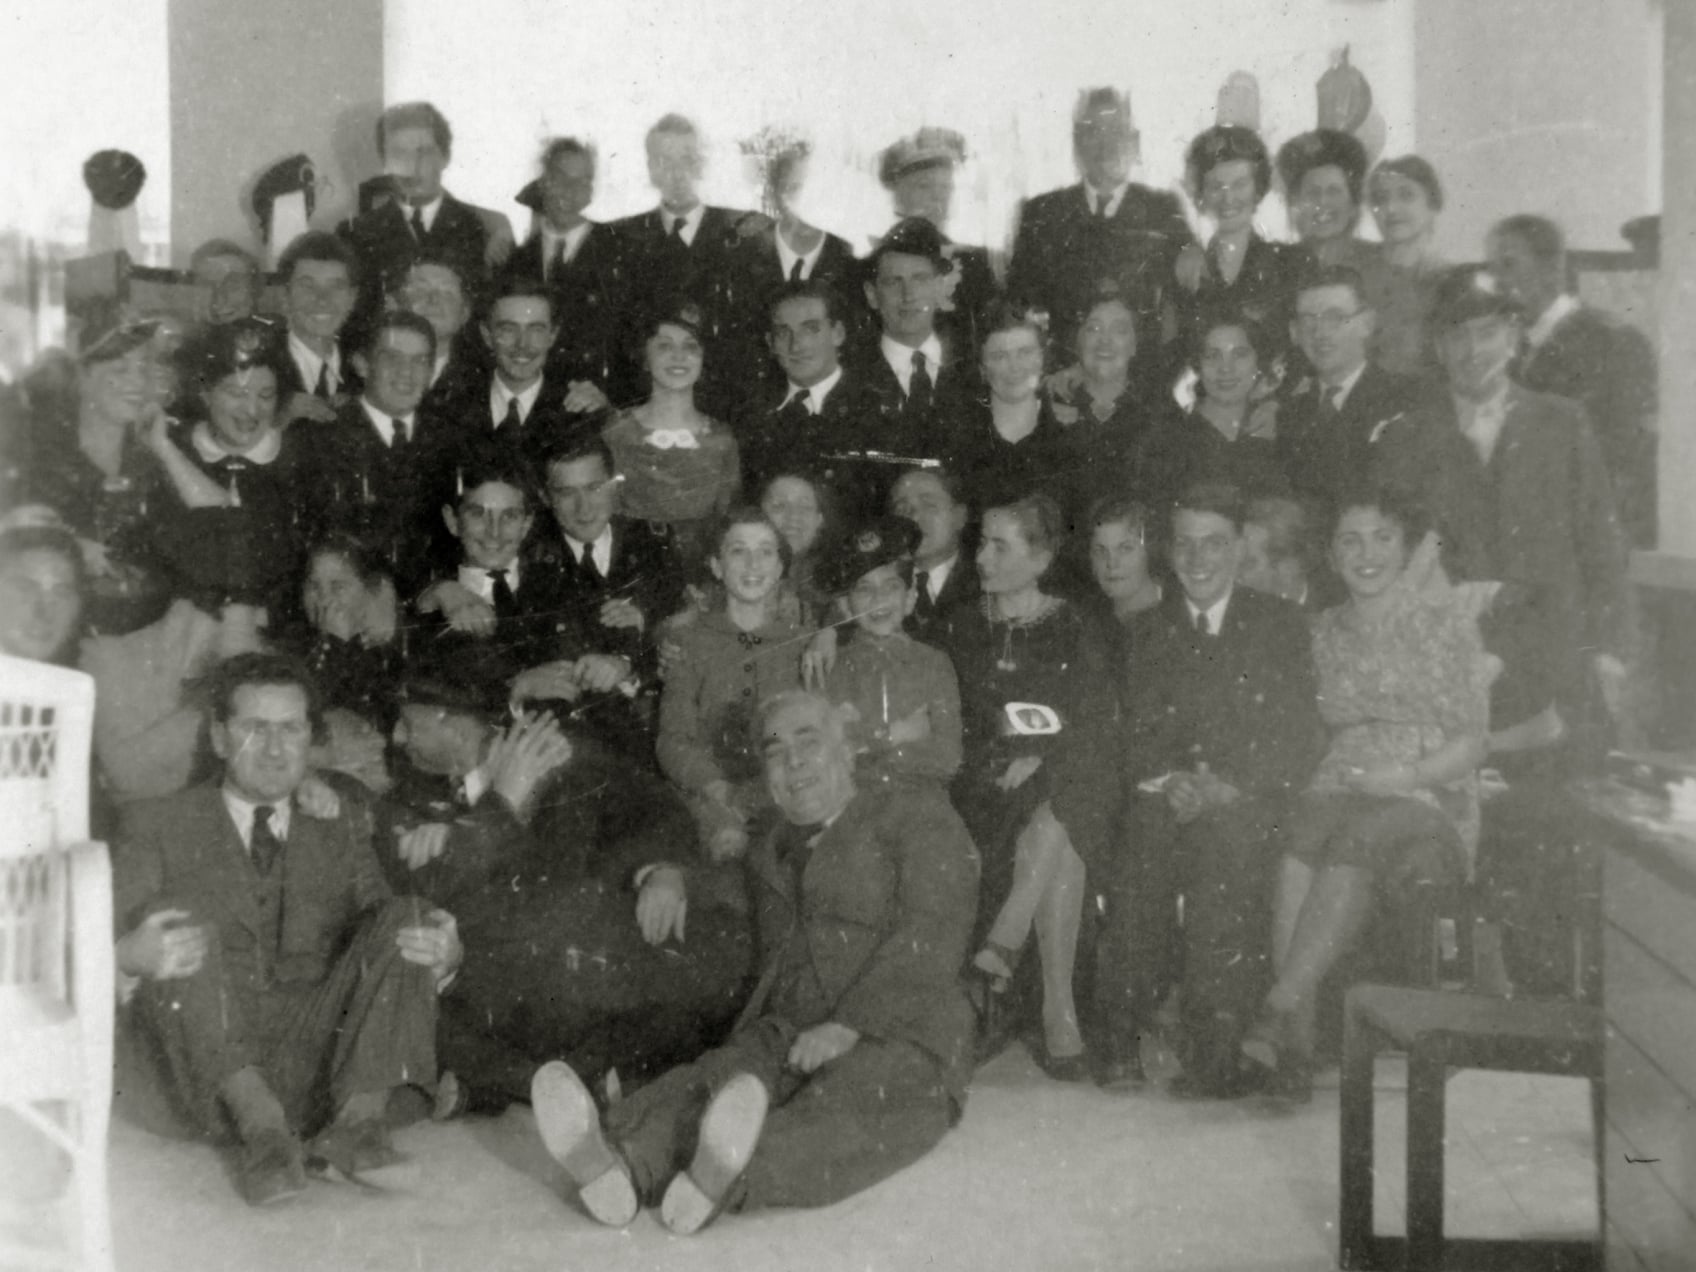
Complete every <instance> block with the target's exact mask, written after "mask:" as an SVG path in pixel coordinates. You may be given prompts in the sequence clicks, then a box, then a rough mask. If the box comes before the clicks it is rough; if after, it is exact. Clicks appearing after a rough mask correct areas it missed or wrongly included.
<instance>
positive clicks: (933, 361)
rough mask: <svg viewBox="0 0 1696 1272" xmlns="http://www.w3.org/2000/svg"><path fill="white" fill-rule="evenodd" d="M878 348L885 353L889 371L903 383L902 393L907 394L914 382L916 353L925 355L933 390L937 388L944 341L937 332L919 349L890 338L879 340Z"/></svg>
mask: <svg viewBox="0 0 1696 1272" xmlns="http://www.w3.org/2000/svg"><path fill="white" fill-rule="evenodd" d="M878 348H880V349H881V350H882V351H883V360H884V361H885V362H887V363H889V369H890V370H891V371H893V372H895V378H896V379H897V380H899V381H900V382H901V392H903V393H906V392H907V391H908V388H907V386H908V385H909V384H910V383H911V382H912V379H913V354H914V353H922V354H924V355H925V370H926V371H927V372H929V373H930V385H931V388H933V389H934V388H935V387H936V382H937V380H939V379H940V378H941V376H942V341H940V340H938V339H937V337H936V333H935V332H932V333H931V334H930V335H928V336H926V337H925V342H924V343H923V344H922V345H920V346H919V347H918V348H917V349H914V348H913V346H912V345H904V344H902V343H901V342H900V341H899V340H892V339H890V338H889V337H888V336H883V337H880V338H879V340H878Z"/></svg>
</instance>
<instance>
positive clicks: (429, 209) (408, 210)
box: [400, 194, 443, 230]
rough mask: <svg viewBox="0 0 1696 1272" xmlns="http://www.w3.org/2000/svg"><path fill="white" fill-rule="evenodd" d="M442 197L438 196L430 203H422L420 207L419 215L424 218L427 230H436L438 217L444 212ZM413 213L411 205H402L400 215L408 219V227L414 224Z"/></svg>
mask: <svg viewBox="0 0 1696 1272" xmlns="http://www.w3.org/2000/svg"><path fill="white" fill-rule="evenodd" d="M442 197H443V196H442V195H440V194H438V195H437V196H436V197H435V198H433V199H431V200H430V201H429V202H428V203H421V204H419V205H418V214H419V215H420V216H421V217H423V218H424V228H425V229H426V230H433V229H435V228H436V217H437V216H439V215H440V214H441V211H442ZM412 211H413V209H412V205H411V204H402V205H401V210H400V214H401V215H402V216H404V217H405V218H406V223H407V224H408V225H411V224H412Z"/></svg>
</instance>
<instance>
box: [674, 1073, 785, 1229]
mask: <svg viewBox="0 0 1696 1272" xmlns="http://www.w3.org/2000/svg"><path fill="white" fill-rule="evenodd" d="M770 1104H771V1096H770V1095H769V1094H768V1093H767V1091H766V1087H765V1083H763V1082H761V1081H760V1080H759V1079H758V1078H756V1077H755V1076H754V1075H753V1074H751V1073H738V1074H734V1075H733V1076H732V1077H731V1078H730V1080H729V1081H728V1082H726V1083H725V1084H724V1085H723V1086H722V1087H720V1088H719V1089H718V1090H717V1091H716V1092H715V1093H714V1094H713V1098H712V1100H711V1101H709V1102H708V1104H707V1109H706V1112H705V1113H703V1114H701V1130H700V1135H699V1136H698V1138H697V1143H696V1148H695V1156H694V1158H693V1160H691V1161H690V1163H689V1169H688V1170H686V1171H684V1172H682V1173H681V1174H678V1175H676V1176H674V1177H673V1179H672V1181H671V1183H670V1184H668V1185H666V1190H665V1196H663V1197H661V1198H660V1222H661V1223H663V1224H664V1225H665V1226H666V1227H668V1228H670V1229H671V1230H672V1231H673V1232H675V1233H678V1234H679V1235H681V1236H688V1235H689V1234H691V1233H695V1232H699V1231H700V1230H701V1229H702V1228H705V1227H706V1226H707V1225H708V1224H709V1223H711V1222H712V1221H713V1220H714V1219H716V1218H718V1216H719V1214H720V1213H721V1212H722V1211H723V1210H724V1208H725V1205H726V1204H727V1203H728V1202H729V1201H730V1197H731V1194H732V1192H733V1191H734V1190H735V1188H736V1185H737V1183H738V1182H739V1181H740V1180H741V1178H742V1176H743V1174H744V1173H745V1172H746V1171H747V1169H748V1163H749V1162H750V1161H751V1160H752V1159H753V1156H754V1149H755V1148H757V1147H758V1146H759V1142H760V1131H761V1130H762V1129H763V1128H764V1126H765V1121H766V1109H767V1108H768V1107H769V1106H770Z"/></svg>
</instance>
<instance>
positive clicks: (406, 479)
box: [283, 311, 453, 596]
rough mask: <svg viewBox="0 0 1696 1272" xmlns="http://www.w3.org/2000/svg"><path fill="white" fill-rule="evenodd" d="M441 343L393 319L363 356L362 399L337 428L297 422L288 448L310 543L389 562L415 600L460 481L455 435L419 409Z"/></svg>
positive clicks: (417, 326)
mask: <svg viewBox="0 0 1696 1272" xmlns="http://www.w3.org/2000/svg"><path fill="white" fill-rule="evenodd" d="M435 356H436V333H435V330H434V329H433V328H432V327H431V326H430V324H429V323H428V322H426V321H425V320H424V319H423V318H420V317H419V316H418V315H417V314H410V313H404V312H399V311H397V312H394V313H388V314H384V315H383V316H382V317H381V318H380V319H379V320H378V322H377V325H376V326H375V327H373V328H371V329H370V333H369V336H368V338H367V343H366V347H365V350H364V351H363V352H361V353H360V354H358V355H357V359H358V363H359V365H360V366H362V367H363V368H364V371H365V388H364V392H363V394H362V395H361V396H360V397H359V398H358V399H357V400H355V401H353V402H350V403H348V404H347V405H346V406H344V407H342V409H341V410H340V411H338V412H337V413H336V415H335V417H334V418H333V419H331V420H330V421H328V422H321V421H318V420H301V421H297V422H296V423H295V424H294V425H293V426H292V427H291V428H290V429H289V432H288V434H287V435H286V437H285V438H284V442H283V449H284V452H285V455H286V457H287V459H288V461H289V468H290V471H291V472H293V473H294V474H295V478H296V481H297V483H298V485H297V493H296V495H295V504H296V506H297V507H298V508H299V509H300V515H301V522H302V528H303V529H304V530H305V531H306V537H307V538H308V539H309V540H310V539H312V538H316V537H318V536H319V535H322V534H325V533H328V532H330V531H343V532H346V533H350V534H354V535H356V536H358V537H360V538H363V539H365V540H367V541H368V542H369V543H371V544H372V545H373V546H374V547H375V548H377V549H378V550H379V551H382V552H386V553H387V554H388V556H389V560H390V561H391V562H392V564H393V568H394V571H395V586H396V587H397V589H399V591H400V594H401V595H402V596H411V595H412V594H413V592H414V591H416V590H417V589H418V588H419V587H421V586H422V585H423V584H424V583H425V582H426V581H427V580H428V578H429V576H430V572H431V571H430V565H431V557H432V554H433V549H435V548H439V539H436V538H435V537H434V531H433V529H432V526H433V525H436V524H439V519H438V518H437V515H436V510H437V509H439V508H440V507H441V506H442V503H443V502H444V499H445V497H446V496H445V493H444V491H445V490H446V489H447V488H448V486H449V483H451V481H452V473H451V470H452V465H453V430H452V428H451V426H449V425H448V424H447V423H445V422H444V421H443V420H441V419H439V418H436V417H433V416H430V415H426V414H425V413H424V412H422V411H420V410H419V409H418V405H419V403H420V401H422V400H423V397H424V390H425V388H426V386H428V384H429V382H430V372H431V370H432V368H433V367H434V365H435Z"/></svg>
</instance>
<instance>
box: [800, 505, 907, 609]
mask: <svg viewBox="0 0 1696 1272" xmlns="http://www.w3.org/2000/svg"><path fill="white" fill-rule="evenodd" d="M918 546H919V527H918V526H917V525H915V524H914V523H913V522H911V521H908V520H907V519H906V518H905V517H896V516H890V515H886V516H881V517H873V518H871V519H870V520H867V521H864V522H862V523H861V524H860V525H859V527H858V528H857V529H855V530H854V532H853V533H851V534H849V535H848V536H846V537H845V538H844V539H843V540H842V541H841V542H839V543H837V544H836V545H835V546H834V547H833V548H832V549H831V551H830V552H829V554H828V555H826V556H825V558H824V559H823V560H822V561H820V562H819V572H818V583H819V586H820V587H822V588H823V589H824V590H825V591H827V592H829V593H830V594H831V595H833V596H835V595H840V594H841V593H844V592H847V591H849V590H850V589H852V588H853V586H854V584H855V583H857V582H858V581H859V580H860V579H861V578H863V577H864V576H865V575H867V574H870V573H871V572H872V571H873V570H875V569H877V568H878V567H879V566H882V565H888V564H890V563H891V562H892V561H900V560H902V559H903V558H906V557H911V556H912V555H913V553H914V551H915V550H917V548H918Z"/></svg>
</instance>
